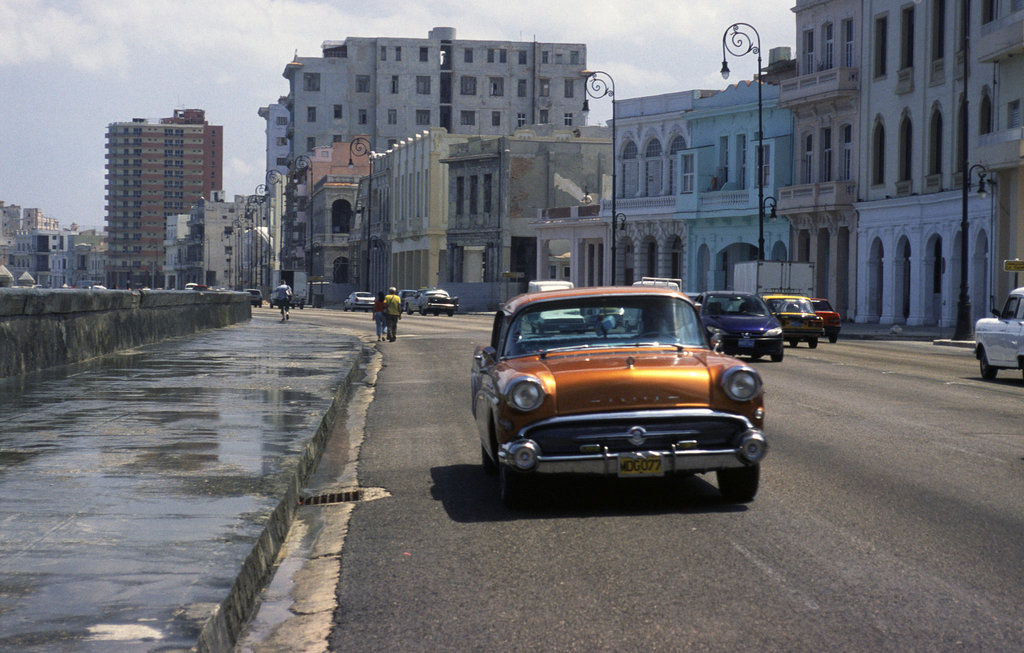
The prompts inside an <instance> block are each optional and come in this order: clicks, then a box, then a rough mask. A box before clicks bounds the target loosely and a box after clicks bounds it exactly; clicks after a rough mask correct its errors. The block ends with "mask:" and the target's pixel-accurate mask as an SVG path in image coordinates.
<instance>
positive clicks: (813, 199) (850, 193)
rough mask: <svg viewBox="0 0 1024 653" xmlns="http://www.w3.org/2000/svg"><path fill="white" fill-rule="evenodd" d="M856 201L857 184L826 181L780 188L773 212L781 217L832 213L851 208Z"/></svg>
mask: <svg viewBox="0 0 1024 653" xmlns="http://www.w3.org/2000/svg"><path fill="white" fill-rule="evenodd" d="M856 201H857V182H855V181H826V182H822V183H818V184H800V185H799V186H785V187H783V188H780V189H779V198H778V204H777V205H776V207H775V210H776V211H777V212H778V213H781V214H783V215H785V214H789V213H813V212H820V211H834V210H836V209H849V208H852V206H853V203H854V202H856Z"/></svg>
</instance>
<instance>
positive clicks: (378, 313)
mask: <svg viewBox="0 0 1024 653" xmlns="http://www.w3.org/2000/svg"><path fill="white" fill-rule="evenodd" d="M373 323H374V325H375V326H376V327H377V341H378V342H380V341H381V340H383V339H384V334H385V333H386V332H387V325H386V324H385V321H384V291H383V290H379V291H377V296H376V297H375V298H374V300H373Z"/></svg>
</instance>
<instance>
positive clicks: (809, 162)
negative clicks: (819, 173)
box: [800, 134, 814, 184]
mask: <svg viewBox="0 0 1024 653" xmlns="http://www.w3.org/2000/svg"><path fill="white" fill-rule="evenodd" d="M812 170H814V136H813V135H811V134H807V135H806V136H804V156H803V160H802V162H801V167H800V181H801V183H804V184H809V183H811V182H813V181H814V179H813V178H812V177H811V171H812Z"/></svg>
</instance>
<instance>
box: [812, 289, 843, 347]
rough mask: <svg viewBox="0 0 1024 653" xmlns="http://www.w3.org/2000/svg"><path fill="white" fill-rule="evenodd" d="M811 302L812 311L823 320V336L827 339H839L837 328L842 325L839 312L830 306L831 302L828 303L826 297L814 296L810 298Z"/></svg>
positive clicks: (832, 340) (831, 340)
mask: <svg viewBox="0 0 1024 653" xmlns="http://www.w3.org/2000/svg"><path fill="white" fill-rule="evenodd" d="M811 304H813V305H814V312H815V313H817V315H818V317H820V318H821V319H822V320H823V321H824V322H825V336H826V337H827V338H828V341H829V342H835V341H836V340H839V329H840V328H841V326H842V320H841V319H840V318H839V313H837V312H836V311H835V309H834V308H832V304H829V303H828V300H827V299H820V298H814V299H811Z"/></svg>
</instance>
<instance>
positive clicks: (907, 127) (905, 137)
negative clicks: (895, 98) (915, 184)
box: [899, 116, 914, 181]
mask: <svg viewBox="0 0 1024 653" xmlns="http://www.w3.org/2000/svg"><path fill="white" fill-rule="evenodd" d="M913 138H914V128H913V125H912V124H911V122H910V116H903V120H901V121H900V177H899V181H910V177H911V170H912V168H913V161H912V159H913V148H914V141H913Z"/></svg>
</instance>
